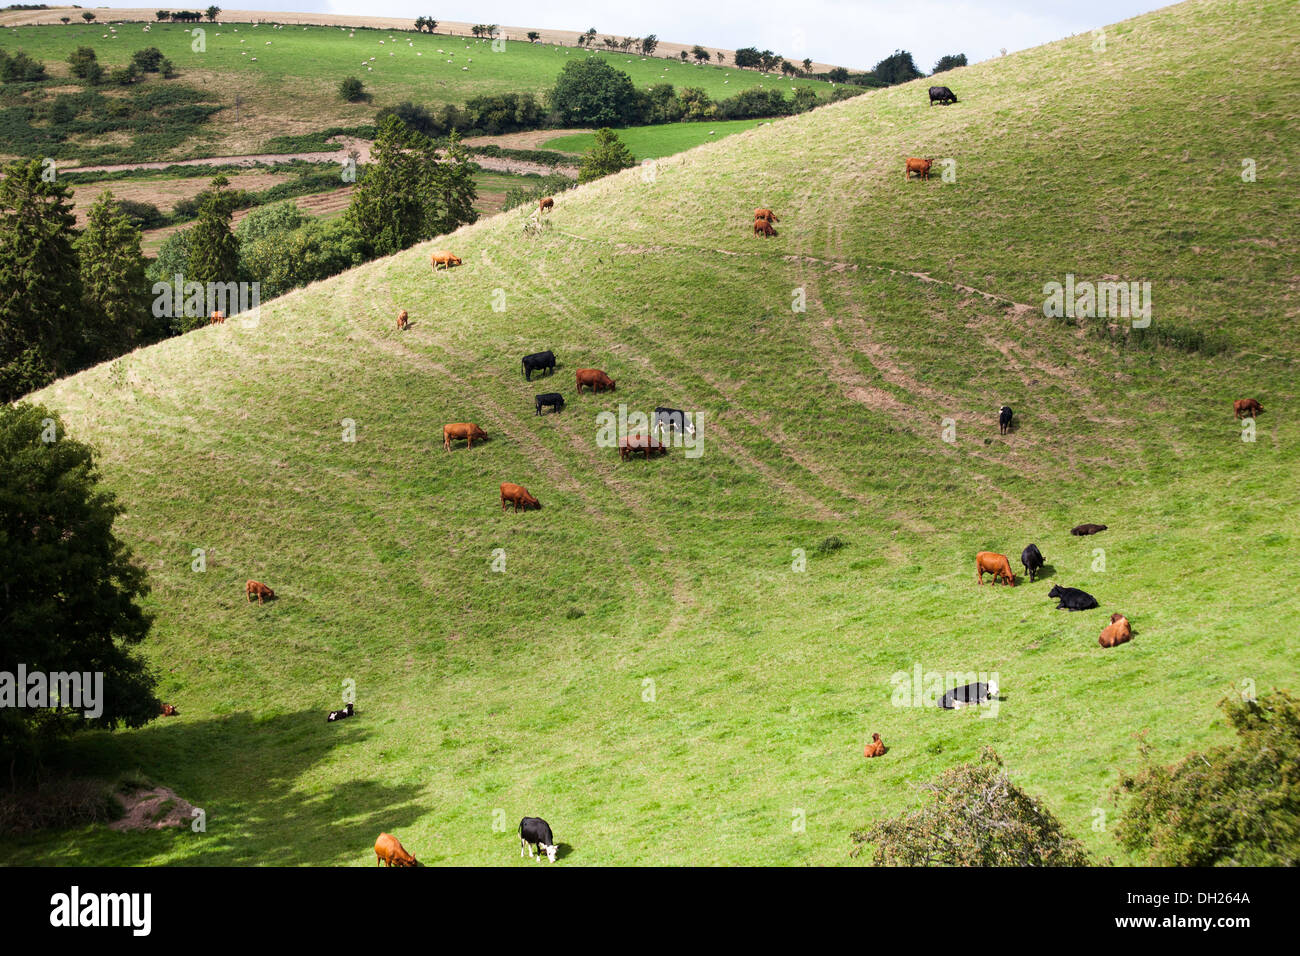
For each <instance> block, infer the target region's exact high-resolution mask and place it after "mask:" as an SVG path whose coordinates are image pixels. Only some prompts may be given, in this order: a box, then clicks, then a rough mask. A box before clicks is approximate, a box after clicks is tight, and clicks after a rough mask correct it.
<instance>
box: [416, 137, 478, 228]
mask: <svg viewBox="0 0 1300 956" xmlns="http://www.w3.org/2000/svg"><path fill="white" fill-rule="evenodd" d="M432 195H433V198H434V200H435V202H434V206H433V208H432V209H431V210H430V215H429V227H428V228H429V232H430V235H431V236H438V235H445V234H447V233H450V232H455V231H456V230H457V229H458V228H460V226H462V225H463V224H465V223H471V222H476V221H477V220H478V212H477V211H476V210H475V209H474V200H475V199H476V198H478V187H477V186H475V184H474V164H473V163H471V162H470V158H469V151H468V150H467V149H465V147H464V146H463V145H461V142H460V135H459V134H458V133H456V131H455V130H452V132H451V133H450V134H449V135H448V137H447V145H446V147H445V148H444V150H443V158H442V160H441V161H440V162H438V163H437V164H436V165H435V166H434V169H433V189H432Z"/></svg>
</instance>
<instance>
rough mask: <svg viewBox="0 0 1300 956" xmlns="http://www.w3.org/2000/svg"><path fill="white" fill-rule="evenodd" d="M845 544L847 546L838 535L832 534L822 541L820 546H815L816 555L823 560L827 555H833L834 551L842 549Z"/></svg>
mask: <svg viewBox="0 0 1300 956" xmlns="http://www.w3.org/2000/svg"><path fill="white" fill-rule="evenodd" d="M846 544H848V542H847V541H845V540H844V539H843V538H841V537H840V536H839V535H834V534H833V535H831V536H830V537H829V538H826V539H825V540H823V541H822V543H821V544H819V545H817V553H818V554H819V555H821V556H822V557H823V558H824V557H826V556H827V555H828V554H834V553H835V552H836V551H838V550H839V549H840V548H842V547H844V546H845V545H846Z"/></svg>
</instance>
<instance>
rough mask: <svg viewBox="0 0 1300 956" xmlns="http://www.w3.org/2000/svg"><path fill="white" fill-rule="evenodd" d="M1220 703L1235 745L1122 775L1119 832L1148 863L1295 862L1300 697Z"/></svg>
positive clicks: (1299, 831)
mask: <svg viewBox="0 0 1300 956" xmlns="http://www.w3.org/2000/svg"><path fill="white" fill-rule="evenodd" d="M1220 706H1221V707H1222V708H1223V712H1224V713H1225V714H1226V715H1227V718H1228V723H1229V724H1231V725H1232V728H1233V730H1235V731H1236V733H1237V739H1236V741H1235V742H1233V743H1231V744H1227V745H1225V746H1221V747H1215V748H1212V749H1210V750H1207V751H1205V752H1204V753H1192V754H1189V755H1188V756H1187V757H1185V758H1183V759H1182V760H1181V761H1179V762H1178V763H1177V764H1175V765H1174V766H1172V767H1163V766H1156V765H1151V764H1148V765H1147V766H1144V767H1143V768H1142V769H1141V770H1140V771H1138V772H1137V773H1136V774H1124V775H1121V777H1120V780H1119V783H1118V784H1116V786H1115V791H1114V795H1115V799H1116V800H1117V801H1118V800H1119V799H1120V798H1122V797H1127V798H1128V805H1127V806H1126V808H1125V809H1124V815H1123V817H1122V818H1121V819H1120V823H1119V825H1118V827H1116V831H1115V835H1116V838H1117V839H1118V840H1119V842H1120V844H1121V845H1122V846H1124V847H1126V848H1127V849H1129V850H1131V851H1134V852H1143V853H1145V854H1146V856H1147V858H1148V861H1149V862H1150V863H1151V864H1152V865H1154V866H1300V701H1297V700H1296V699H1295V698H1294V697H1292V696H1291V695H1290V694H1288V693H1286V692H1285V691H1274V692H1273V693H1272V694H1270V695H1268V696H1266V697H1262V698H1260V699H1259V700H1258V701H1248V700H1247V701H1243V700H1236V699H1233V698H1228V699H1226V700H1224V701H1222V702H1221V703H1220ZM1148 752H1149V751H1148V749H1147V748H1146V746H1145V744H1144V745H1143V746H1142V748H1141V753H1142V756H1143V758H1144V759H1145V758H1146V757H1147V756H1148Z"/></svg>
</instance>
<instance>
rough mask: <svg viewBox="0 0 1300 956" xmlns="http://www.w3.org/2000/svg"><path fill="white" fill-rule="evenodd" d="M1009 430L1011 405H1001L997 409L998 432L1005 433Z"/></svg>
mask: <svg viewBox="0 0 1300 956" xmlns="http://www.w3.org/2000/svg"><path fill="white" fill-rule="evenodd" d="M1009 431H1011V406H1010V405H1003V406H1002V407H1001V408H1000V409H998V434H999V435H1005V434H1006V433H1007V432H1009Z"/></svg>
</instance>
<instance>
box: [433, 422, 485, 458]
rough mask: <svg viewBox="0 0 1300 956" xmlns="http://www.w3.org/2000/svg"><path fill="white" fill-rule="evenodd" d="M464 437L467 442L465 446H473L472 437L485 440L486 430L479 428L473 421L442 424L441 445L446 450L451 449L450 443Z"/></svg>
mask: <svg viewBox="0 0 1300 956" xmlns="http://www.w3.org/2000/svg"><path fill="white" fill-rule="evenodd" d="M462 438H463V439H465V440H466V441H467V442H468V443H469V444H467V445H466V446H465V447H466V448H473V447H474V439H475V438H477V439H478V440H479V441H487V432H485V431H484V430H483V429H481V428H479V427H478V426H477V425H475V424H474V423H473V422H455V423H454V424H451V425H443V426H442V447H443V448H444V449H445V450H446V451H451V443H452V442H453V441H459V440H460V439H462Z"/></svg>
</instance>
